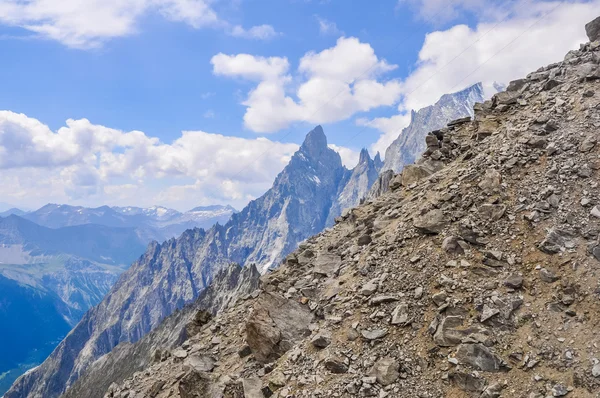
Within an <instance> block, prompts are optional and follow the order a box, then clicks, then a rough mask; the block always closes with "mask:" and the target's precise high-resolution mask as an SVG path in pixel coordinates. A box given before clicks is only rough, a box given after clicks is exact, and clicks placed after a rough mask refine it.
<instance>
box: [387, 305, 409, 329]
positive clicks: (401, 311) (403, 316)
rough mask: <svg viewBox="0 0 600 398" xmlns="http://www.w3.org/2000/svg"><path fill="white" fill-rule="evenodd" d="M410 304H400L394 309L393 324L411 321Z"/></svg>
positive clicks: (403, 323) (404, 323)
mask: <svg viewBox="0 0 600 398" xmlns="http://www.w3.org/2000/svg"><path fill="white" fill-rule="evenodd" d="M408 317H409V314H408V305H407V304H405V303H402V304H399V305H397V306H396V308H394V311H392V321H391V323H392V325H402V326H404V325H406V323H407V322H408V321H409V318H408Z"/></svg>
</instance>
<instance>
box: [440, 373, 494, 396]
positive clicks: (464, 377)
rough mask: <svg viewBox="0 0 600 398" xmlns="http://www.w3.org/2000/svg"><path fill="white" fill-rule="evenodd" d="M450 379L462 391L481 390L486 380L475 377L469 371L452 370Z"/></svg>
mask: <svg viewBox="0 0 600 398" xmlns="http://www.w3.org/2000/svg"><path fill="white" fill-rule="evenodd" d="M449 376H450V379H451V380H452V381H453V382H454V383H455V384H456V385H457V386H458V388H460V389H461V390H463V391H467V392H483V390H484V389H485V385H486V381H485V379H483V378H481V377H475V376H473V375H471V374H469V373H464V372H452V373H450V375H449Z"/></svg>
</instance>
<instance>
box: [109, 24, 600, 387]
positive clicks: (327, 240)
mask: <svg viewBox="0 0 600 398" xmlns="http://www.w3.org/2000/svg"><path fill="white" fill-rule="evenodd" d="M587 30H588V33H589V35H590V39H591V40H592V42H591V43H587V44H585V45H583V46H582V47H581V49H580V50H576V51H571V52H570V53H569V54H567V56H566V57H565V59H564V60H563V61H562V62H559V63H556V64H553V65H549V66H547V67H545V68H541V69H540V70H538V71H536V72H534V73H532V74H530V75H528V76H527V77H526V78H524V79H521V80H518V81H515V82H511V84H510V85H509V86H508V88H507V91H505V92H501V93H498V94H497V95H495V96H494V97H493V99H492V100H491V101H486V102H485V103H483V104H478V105H477V106H476V107H475V112H474V113H475V120H474V121H470V120H465V119H463V120H459V121H456V122H453V123H450V125H449V126H448V127H446V128H443V129H441V130H438V131H434V132H433V133H431V134H430V135H428V136H427V137H426V146H427V150H426V151H425V153H424V155H423V157H422V158H421V159H420V160H419V162H417V164H416V165H414V166H412V167H407V168H405V169H404V170H403V172H402V174H400V175H397V176H395V177H394V179H393V180H392V182H391V184H390V186H389V191H388V192H387V193H384V194H383V195H381V196H379V197H378V198H375V199H373V200H372V201H371V202H369V203H366V204H364V205H362V206H360V207H358V208H356V209H354V210H352V211H351V212H350V213H349V214H347V215H346V216H345V217H342V218H340V219H339V220H338V223H337V224H336V225H335V227H334V228H332V229H331V230H328V231H325V232H323V233H321V234H318V235H316V236H314V237H313V238H311V239H309V240H308V241H307V242H306V243H304V244H302V245H300V248H299V249H298V250H297V251H295V252H294V253H293V254H291V255H290V256H288V257H287V259H286V262H285V264H284V265H282V266H281V267H280V268H279V269H277V270H275V271H273V272H272V273H270V274H268V275H266V276H264V277H263V278H262V281H261V290H260V293H259V294H257V295H256V297H253V298H250V299H248V300H245V301H240V302H238V303H237V304H236V305H234V306H232V307H230V308H228V309H227V310H226V311H224V312H222V313H221V314H220V315H219V316H217V317H216V318H215V319H213V320H211V321H210V322H208V323H207V324H206V325H204V326H203V327H201V328H200V329H199V330H198V333H197V334H196V335H194V336H193V337H190V338H189V339H188V340H187V341H185V342H184V343H183V344H182V345H181V346H180V347H179V348H177V349H175V350H172V351H171V353H170V355H164V356H161V357H160V358H158V359H157V360H156V361H155V363H154V364H152V365H151V366H150V367H148V368H147V369H145V370H144V371H142V372H138V373H135V374H134V375H133V376H132V377H130V378H129V379H127V380H125V381H124V382H122V383H119V384H115V385H112V386H111V387H110V388H109V389H108V390H107V392H106V394H105V397H107V398H115V397H152V398H166V397H182V398H190V397H213V396H214V397H228V398H229V397H247V398H250V397H252V398H258V397H268V396H274V397H296V398H299V397H325V396H327V397H331V396H333V397H350V396H363V397H371V396H373V397H400V398H402V397H411V398H413V397H423V398H424V397H457V398H458V397H482V398H490V397H528V398H544V397H562V396H567V397H578V398H594V397H596V398H597V397H598V396H599V395H598V391H600V341H599V340H598V339H599V337H598V336H599V335H598V333H597V330H598V328H599V327H600V236H599V235H600V186H599V183H598V173H599V170H600V160H599V159H600V142H598V135H597V131H596V130H597V128H598V126H600V114H599V113H598V108H599V107H600V102H599V101H600V100H599V94H598V92H599V90H598V89H599V88H600V86H599V84H600V67H599V64H600V41H594V40H597V39H600V18H599V19H598V20H596V21H594V23H593V24H591V25H589V26H588V29H587ZM147 355H151V353H147Z"/></svg>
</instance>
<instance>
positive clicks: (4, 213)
mask: <svg viewBox="0 0 600 398" xmlns="http://www.w3.org/2000/svg"><path fill="white" fill-rule="evenodd" d="M13 214H14V215H15V216H23V215H25V214H27V212H26V211H24V210H21V209H17V208H16V207H11V208H10V209H8V210H5V211H2V212H0V217H8V216H11V215H13Z"/></svg>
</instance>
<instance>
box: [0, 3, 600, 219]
mask: <svg viewBox="0 0 600 398" xmlns="http://www.w3.org/2000/svg"><path fill="white" fill-rule="evenodd" d="M598 13H600V6H599V2H598V1H562V2H557V1H542V0H527V1H525V0H511V1H494V2H493V3H491V2H489V1H483V0H454V1H446V0H444V1H442V0H400V1H398V0H381V1H377V2H373V1H362V0H357V1H352V2H351V3H350V2H348V1H342V0H323V1H318V0H313V1H310V0H261V1H259V0H254V1H252V0H213V1H209V0H103V1H100V0H25V1H17V0H3V1H0V54H3V57H2V62H1V63H0V76H1V79H2V90H0V168H2V169H3V171H2V173H1V174H0V184H1V185H2V186H4V187H5V188H3V189H1V190H0V201H2V202H9V203H17V204H21V205H22V206H23V207H37V206H40V205H42V204H44V203H46V202H67V203H74V204H82V205H89V206H95V205H100V204H104V203H108V204H118V205H140V206H149V205H152V204H161V205H167V206H171V207H175V208H178V209H186V208H191V207H194V206H196V205H200V204H212V203H230V204H233V205H235V206H237V207H241V206H243V205H244V204H245V203H246V202H247V201H248V200H250V199H252V198H254V197H257V196H258V195H260V194H261V193H262V192H264V190H266V189H267V188H268V187H269V186H270V183H271V182H272V180H273V178H274V176H275V175H276V174H277V173H278V172H279V171H280V170H281V169H282V168H283V166H284V165H285V164H286V162H287V160H288V159H289V156H290V155H291V153H293V151H294V150H295V149H296V148H297V145H298V144H299V143H301V141H302V139H303V137H304V135H305V134H306V132H307V131H308V130H310V129H311V128H312V127H313V126H314V125H315V124H317V123H321V124H323V126H324V128H325V131H326V134H327V135H328V138H329V142H330V143H332V144H335V145H337V146H338V147H342V149H340V151H341V154H342V157H343V158H344V161H345V163H346V164H347V165H348V166H349V167H350V166H351V165H352V162H353V161H355V160H356V156H357V153H358V151H359V150H360V148H361V147H367V148H369V149H370V151H371V153H372V154H373V155H374V152H376V151H377V150H381V151H383V150H384V149H385V148H386V147H387V145H388V144H389V143H390V142H391V140H393V139H394V138H395V137H397V136H398V134H399V133H400V131H401V129H402V127H404V126H406V124H407V122H408V117H407V115H408V113H409V111H410V110H411V109H418V108H420V107H423V106H426V105H429V104H431V103H433V102H435V100H437V98H439V96H441V95H442V94H444V93H447V92H450V91H458V90H460V89H462V88H464V87H466V86H468V85H470V84H474V83H476V82H478V81H483V83H484V86H486V87H487V88H490V87H492V85H493V83H494V82H495V81H498V82H501V83H507V82H508V81H509V80H511V79H513V78H518V77H520V76H522V75H524V74H526V73H527V72H529V71H531V70H534V69H536V68H537V67H539V66H542V65H545V64H547V63H549V62H554V61H558V60H560V59H561V58H562V56H563V55H564V54H565V53H566V51H567V50H568V49H571V48H576V47H577V45H578V44H579V43H581V42H583V41H585V34H584V31H583V24H584V22H586V21H587V20H588V19H591V18H590V15H594V14H598ZM528 27H529V29H528ZM549 38H551V40H552V42H553V44H554V45H553V46H552V48H549V47H550V46H540V45H539V43H540V42H543V41H544V40H547V39H549ZM510 43H512V44H510ZM507 44H510V45H508V46H507ZM504 46H507V47H506V48H504ZM367 71H368V72H367ZM365 72H366V73H365ZM340 93H342V94H341V95H340ZM332 98H333V100H332ZM70 119H72V122H67V120H70ZM184 131H187V132H188V133H182V132H184ZM2 158H4V160H3V159H2ZM242 169H243V170H242Z"/></svg>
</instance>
